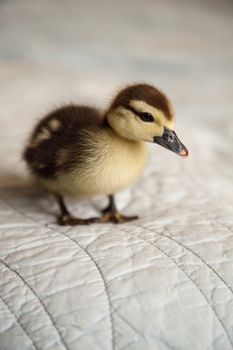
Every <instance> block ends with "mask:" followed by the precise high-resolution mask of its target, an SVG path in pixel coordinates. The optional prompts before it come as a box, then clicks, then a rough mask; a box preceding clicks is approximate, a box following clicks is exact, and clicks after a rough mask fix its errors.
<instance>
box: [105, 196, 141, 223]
mask: <svg viewBox="0 0 233 350" xmlns="http://www.w3.org/2000/svg"><path fill="white" fill-rule="evenodd" d="M108 198H109V204H108V206H107V207H106V208H105V209H103V210H102V214H103V216H102V218H101V220H100V222H114V223H115V224H119V223H123V222H127V221H132V220H136V219H138V216H125V215H122V214H121V213H119V212H118V211H117V208H116V204H115V199H114V196H113V195H112V194H111V195H109V196H108Z"/></svg>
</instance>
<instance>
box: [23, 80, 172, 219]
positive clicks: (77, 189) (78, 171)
mask: <svg viewBox="0 0 233 350" xmlns="http://www.w3.org/2000/svg"><path fill="white" fill-rule="evenodd" d="M143 86H144V90H145V91H146V89H145V87H149V88H150V89H155V88H153V87H150V86H147V85H137V87H138V88H137V89H136V90H134V91H136V92H137V94H136V96H137V98H136V99H134V98H133V99H131V98H129V97H131V95H130V94H129V88H128V91H127V93H126V95H124V94H123V95H121V93H120V94H118V96H117V98H116V99H115V100H114V102H113V104H112V106H111V107H110V109H109V111H108V112H107V113H105V114H103V113H102V112H101V111H99V110H97V109H95V108H90V107H85V106H74V105H72V106H66V107H63V108H60V109H57V110H55V111H54V112H52V113H50V114H49V115H48V116H46V117H45V118H43V119H42V120H41V121H40V122H39V124H38V125H37V126H36V128H35V130H34V132H33V134H32V136H31V139H30V142H29V145H28V147H27V148H26V150H25V153H24V158H25V160H26V162H27V163H28V165H29V167H30V169H31V171H32V173H33V175H34V176H35V177H36V179H37V180H38V181H39V182H40V183H41V184H42V185H43V186H44V187H45V188H46V189H48V190H49V191H51V192H52V193H53V194H54V195H55V196H56V198H57V200H58V203H59V206H60V209H61V217H60V219H59V223H61V224H71V225H73V224H84V223H90V222H92V221H101V220H98V219H97V218H95V219H94V220H92V219H91V220H89V219H86V220H83V219H76V218H73V217H72V216H71V215H70V213H69V212H68V210H67V209H66V207H65V204H64V202H63V198H62V197H63V196H65V195H69V196H74V197H77V198H86V197H92V196H95V195H100V194H105V195H108V196H109V198H110V205H109V206H108V207H107V208H106V210H105V211H104V212H105V215H104V217H102V222H105V221H114V222H121V221H124V218H125V219H126V220H127V219H135V217H131V218H126V217H124V216H123V215H120V214H119V213H117V211H116V208H115V204H114V199H113V194H114V193H116V192H118V191H120V190H122V189H124V188H126V187H128V186H131V185H132V184H134V183H135V182H136V181H137V180H138V179H139V177H140V175H141V174H142V171H143V169H144V166H145V162H146V159H147V147H146V144H145V142H144V141H150V140H146V138H147V137H152V138H153V137H154V136H156V135H157V136H161V135H160V134H162V132H163V130H160V129H161V125H160V126H159V124H158V122H156V126H154V127H153V128H154V130H153V132H152V136H148V135H150V133H151V130H150V129H149V128H148V125H147V126H146V125H145V126H144V124H143V123H142V126H141V124H140V123H141V121H140V123H139V121H137V123H136V122H135V121H134V120H133V118H134V114H138V115H139V116H140V115H141V114H143V112H142V111H141V109H143V108H147V107H148V109H150V113H153V108H154V111H158V113H157V112H156V113H157V114H158V115H159V110H158V109H157V108H156V107H155V106H154V107H153V106H151V105H150V106H149V104H147V102H148V101H147V102H145V100H146V99H145V100H144V101H143V100H141V99H140V87H141V89H142V90H143ZM131 88H132V87H131ZM148 91H149V90H148ZM151 91H152V92H153V90H150V91H149V92H151ZM155 91H156V92H157V91H158V90H155ZM138 94H139V99H138ZM160 94H162V93H160ZM159 96H160V99H161V95H159ZM163 96H164V95H162V97H163ZM132 97H133V96H132ZM149 97H150V94H149ZM131 100H132V101H131ZM147 100H148V99H147ZM117 101H118V103H117ZM159 102H160V104H159V105H160V106H161V100H160V101H159ZM149 107H150V108H149ZM166 108H167V110H168V111H169V113H170V109H169V107H167V105H166ZM166 108H165V107H164V109H166ZM160 113H162V112H160ZM145 114H148V113H144V115H145ZM140 118H141V117H140ZM127 119H128V120H129V121H128V124H130V123H131V125H128V124H125V121H126V120H127ZM164 119H165V118H164V116H162V115H160V122H161V121H163V122H165V125H166V124H167V126H171V125H172V122H171V120H169V118H168V119H167V123H166V120H164ZM147 124H148V123H147ZM143 128H145V130H143ZM146 128H147V129H148V130H147V129H146ZM150 128H151V126H150ZM127 129H128V130H127ZM147 134H148V135H147ZM125 135H126V136H125ZM135 135H136V136H135ZM151 142H153V140H152V141H151ZM110 214H111V215H110ZM113 214H114V215H113Z"/></svg>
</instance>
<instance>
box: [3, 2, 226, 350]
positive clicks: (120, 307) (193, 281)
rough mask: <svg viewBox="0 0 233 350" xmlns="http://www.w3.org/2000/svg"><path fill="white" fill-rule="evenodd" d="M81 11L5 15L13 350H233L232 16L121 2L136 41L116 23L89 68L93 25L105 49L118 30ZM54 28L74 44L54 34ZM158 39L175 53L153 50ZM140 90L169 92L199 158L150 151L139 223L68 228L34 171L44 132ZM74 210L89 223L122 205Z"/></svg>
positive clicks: (6, 303)
mask: <svg viewBox="0 0 233 350" xmlns="http://www.w3.org/2000/svg"><path fill="white" fill-rule="evenodd" d="M77 3H78V2H75V1H70V8H69V9H67V5H66V2H64V3H63V2H59V4H60V5H59V7H57V6H55V5H54V2H53V1H52V0H50V1H41V2H40V7H39V5H38V2H36V1H30V2H27V1H22V2H20V4H19V3H18V5H17V2H14V1H10V2H2V3H1V4H0V9H1V10H2V11H0V22H1V25H2V27H3V29H4V30H3V31H2V32H1V33H2V34H1V39H2V40H0V48H1V62H0V76H1V86H0V89H1V93H0V118H1V119H0V121H1V127H0V142H1V145H0V167H1V173H0V350H16V349H17V350H18V349H20V350H35V349H36V350H47V349H52V350H64V349H66V350H123V349H124V350H168V349H176V350H187V349H192V350H202V349H206V350H207V349H214V350H230V349H233V216H232V211H233V207H232V204H233V184H232V183H233V182H232V180H233V171H232V139H233V123H232V118H231V116H232V113H233V109H232V90H233V85H232V81H233V80H232V70H230V67H231V68H232V57H233V50H232V46H230V45H229V43H228V38H229V37H232V35H230V34H233V33H232V25H231V23H232V22H231V17H230V13H231V12H230V11H231V10H232V7H231V6H230V5H229V8H228V7H226V8H225V10H224V6H225V5H226V3H225V2H224V1H223V2H221V3H222V4H225V5H224V6H223V5H222V7H221V6H220V7H218V6H217V5H216V3H215V5H216V6H217V7H213V8H212V7H210V5H209V2H206V3H205V6H204V7H203V8H202V7H201V5H200V3H199V2H195V4H192V5H191V2H190V4H189V5H185V4H187V2H182V1H180V2H177V4H176V5H172V4H175V2H168V1H165V2H163V4H162V3H160V2H158V1H155V2H154V5H152V3H151V2H146V4H147V5H148V7H146V6H141V5H140V4H141V2H137V1H136V2H135V3H136V4H137V10H135V11H136V12H135V17H134V16H133V17H130V16H131V14H132V11H131V6H129V5H127V4H125V2H121V1H119V2H118V5H117V7H116V8H115V11H118V12H116V13H119V14H122V13H123V11H125V12H124V13H126V15H125V17H124V16H123V18H122V26H120V27H119V26H117V23H116V22H114V20H113V18H112V17H111V18H108V16H107V17H106V16H104V17H105V21H104V25H106V26H107V27H108V24H109V23H111V26H110V27H109V28H110V29H109V30H110V32H111V31H112V33H113V32H114V33H116V40H115V42H114V45H112V46H111V44H112V39H111V38H110V39H109V41H108V38H107V37H104V39H105V40H107V43H106V42H105V43H104V44H103V43H102V40H101V41H98V39H97V37H94V42H95V43H96V42H97V43H98V44H99V46H98V45H97V46H94V47H93V46H90V47H89V46H88V43H89V42H88V40H87V41H86V42H85V45H84V44H83V46H81V49H82V54H80V53H79V51H78V46H77V42H76V39H77V38H76V37H74V36H72V35H73V33H74V29H75V30H77V32H78V33H79V31H78V29H80V28H79V27H78V26H79V25H80V26H84V23H83V22H82V20H83V18H86V19H87V18H89V22H88V23H87V27H88V29H89V27H90V25H94V26H95V28H96V33H97V34H98V33H99V35H105V34H106V30H105V29H106V28H103V29H101V25H103V23H102V21H101V20H100V19H102V17H100V19H99V20H98V18H99V17H98V16H102V14H101V15H100V14H99V12H98V9H97V8H96V10H95V11H97V12H95V13H93V12H92V10H91V9H92V5H91V2H88V1H87V2H85V4H86V5H83V6H84V7H83V8H82V9H81V10H80V11H81V14H80V12H79V11H78V10H77ZM149 4H150V6H151V7H150V6H149ZM198 4H199V5H198ZM42 5H43V6H42ZM105 5H106V4H105V3H104V2H103V1H101V2H100V8H102V7H104V6H105ZM178 5H179V6H178ZM180 6H181V7H182V11H180ZM190 6H191V7H190ZM43 9H44V10H43ZM43 11H45V12H43ZM75 11H76V12H75ZM137 11H138V12H137ZM101 13H102V12H101ZM103 13H104V11H103ZM151 13H154V15H153V16H155V17H153V16H152V17H150V14H151ZM164 13H166V14H167V17H166V20H165V23H166V25H167V27H166V28H167V29H166V30H165V29H164V27H163V23H162V22H159V19H161V18H164V17H163V14H164ZM72 14H75V15H72ZM84 14H85V15H86V17H85V16H84ZM87 14H88V16H89V15H90V17H87ZM184 14H185V16H184ZM52 15H53V16H54V18H57V17H58V18H60V21H61V22H60V23H62V30H61V29H60V26H59V25H58V24H57V22H56V21H55V22H54V23H53V24H50V25H51V27H50V26H49V25H48V23H50V18H51V16H52ZM137 15H138V16H137ZM139 15H140V16H139ZM56 16H57V17H56ZM127 16H128V17H127ZM143 16H144V17H143ZM156 16H157V17H156ZM76 17H77V18H78V19H79V21H77V18H76ZM25 18H27V21H25ZM61 18H62V20H61ZM96 18H97V19H96ZM126 18H128V21H126ZM143 18H144V19H145V18H146V19H147V20H146V21H143ZM156 18H157V21H156V20H155V19H156ZM171 18H173V20H174V21H175V24H174V23H173V22H172V21H170V20H169V19H171ZM203 18H204V19H205V21H204V22H200V23H199V25H197V19H198V20H201V19H203ZM86 19H85V20H86ZM139 19H140V20H139ZM216 19H217V23H218V24H219V26H216ZM10 20H11V21H10ZM93 21H94V23H93ZM112 22H113V23H112ZM80 23H81V24H80ZM136 23H137V24H136ZM158 23H159V24H158ZM179 23H181V25H180V27H179ZM65 24H67V26H66V25H65ZM157 24H158V27H156V28H157V30H155V31H154V32H153V33H152V32H151V29H150V28H151V26H152V27H153V26H155V25H157ZM126 26H128V27H127V30H126ZM28 28H30V30H28ZM38 28H43V30H42V32H43V33H42V34H41V32H40V31H39V29H38ZM65 28H67V29H65ZM153 28H154V27H153ZM183 28H186V29H187V28H188V29H187V30H188V33H187V32H183ZM65 30H67V32H65ZM143 31H146V34H147V39H148V40H149V42H150V43H152V44H153V45H154V41H153V40H154V39H155V42H156V43H157V47H160V52H157V50H156V47H154V46H153V45H151V46H150V45H149V47H148V48H147V50H145V47H144V41H143V40H142V38H144V36H143ZM64 33H66V34H64ZM104 33H105V34H104ZM127 33H128V34H127ZM185 33H186V34H185ZM91 34H92V36H93V35H95V34H94V33H91ZM97 34H96V35H97ZM152 34H153V35H152ZM169 34H170V35H171V36H172V38H174V40H176V45H173V41H170V40H169ZM117 35H118V36H117ZM127 35H128V36H127ZM134 35H135V37H134ZM140 35H142V36H140ZM77 36H78V34H77ZM92 36H90V37H92ZM154 36H155V38H154ZM87 37H88V36H87ZM136 37H137V40H136V41H134V40H133V38H135V39H136ZM117 38H118V39H117ZM120 38H124V40H123V39H120ZM140 38H141V41H140V40H138V39H140ZM152 38H153V40H152ZM191 38H192V40H191ZM13 39H14V41H12V43H11V40H13ZM188 39H189V40H188ZM78 40H79V42H80V43H82V41H81V39H80V37H79V36H78ZM89 40H90V39H89ZM117 40H118V41H117ZM150 40H151V41H150ZM163 40H164V41H163ZM164 42H165V43H166V44H167V47H169V48H170V49H169V50H170V51H169V52H168V51H166V49H165V46H164ZM133 43H134V44H133ZM136 44H137V45H136ZM80 45H82V44H80ZM101 45H102V46H101ZM105 45H106V46H105ZM124 45H125V46H124ZM127 45H128V46H127ZM130 45H131V46H130ZM132 45H135V46H132ZM216 45H217V48H218V50H217V51H218V54H217V53H216ZM109 47H110V48H111V50H112V51H111V53H109V52H108V50H107V49H106V50H105V51H104V49H105V48H109ZM128 47H130V48H131V49H129V51H127V50H128V49H127V48H128ZM177 47H178V49H179V53H177ZM22 48H24V50H23V49H22ZM99 48H101V50H102V51H101V50H100V51H101V52H100V51H99ZM121 49H122V50H123V51H122V50H121ZM133 49H134V51H133ZM140 49H141V50H140ZM130 50H131V51H130ZM137 50H138V51H137ZM150 50H151V51H150ZM163 50H164V51H163ZM147 51H148V52H147ZM122 52H123V54H122ZM142 52H144V55H145V56H144V57H143V56H141V55H142ZM146 52H147V54H146ZM155 53H156V54H157V56H156V54H155ZM152 54H154V61H152V60H151V57H152ZM163 54H164V56H163ZM102 55H104V57H105V60H103V56H102ZM108 55H109V56H108ZM122 55H123V56H122ZM195 55H196V56H195ZM88 57H89V60H88V59H87V58H88ZM90 57H93V62H92V61H90ZM53 60H54V62H56V64H53ZM200 62H201V63H200ZM92 63H93V66H92ZM213 72H214V73H213ZM90 73H91V76H90ZM119 74H121V75H119ZM125 79H127V81H135V80H147V79H150V81H151V80H152V82H154V83H155V84H158V85H162V87H164V88H165V89H166V87H167V89H168V91H170V94H171V96H172V99H173V101H174V104H175V106H176V110H177V129H176V131H177V134H178V135H179V137H180V138H181V140H182V141H183V142H184V144H185V145H187V147H188V148H189V151H190V157H189V158H188V159H185V160H184V159H182V158H179V157H177V156H176V155H174V154H172V153H171V152H168V151H166V150H165V149H162V148H160V147H159V146H157V145H151V146H150V156H149V160H148V163H147V167H146V170H145V173H144V175H143V177H142V179H141V180H140V181H139V183H138V184H137V185H136V186H135V187H134V188H132V189H128V190H127V191H125V192H123V193H120V194H118V195H117V204H118V206H119V208H120V209H121V210H122V211H124V213H126V214H140V219H139V220H137V221H134V222H131V223H129V224H122V225H111V224H105V225H104V224H103V225H100V224H94V225H91V226H88V227H85V226H80V227H73V228H71V227H59V226H57V225H56V220H55V218H56V214H57V212H58V211H57V207H56V204H55V203H54V202H53V199H52V198H51V197H50V196H49V195H48V194H46V193H45V192H43V190H41V189H39V188H37V187H35V186H34V185H33V184H32V183H31V182H30V180H29V179H28V177H27V171H26V168H25V166H24V164H23V162H22V161H21V158H20V157H21V152H22V148H23V145H24V143H25V140H26V138H27V135H28V132H29V130H30V129H31V127H32V125H33V124H34V123H35V121H36V120H37V119H38V118H39V117H40V116H41V115H42V114H43V113H45V112H47V111H48V110H49V109H51V108H53V106H54V105H56V104H62V103H64V102H69V101H70V100H72V101H73V102H79V101H80V99H83V100H84V102H90V100H91V102H92V103H94V104H96V105H100V102H99V101H104V102H103V104H105V102H107V101H108V99H106V96H107V98H109V91H110V92H112V91H114V88H115V87H116V86H117V85H119V84H122V83H125ZM230 92H231V93H230ZM68 204H69V206H70V208H71V210H72V212H73V213H75V214H76V215H79V216H80V217H88V216H91V215H97V214H99V211H100V209H101V208H102V207H104V206H105V204H106V199H105V198H94V199H92V200H91V201H85V202H81V203H77V202H75V201H69V202H68Z"/></svg>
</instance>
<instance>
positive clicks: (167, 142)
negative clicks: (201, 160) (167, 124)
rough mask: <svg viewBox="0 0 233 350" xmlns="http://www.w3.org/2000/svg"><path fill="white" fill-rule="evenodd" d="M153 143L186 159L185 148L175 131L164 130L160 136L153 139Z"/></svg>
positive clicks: (186, 151) (186, 152)
mask: <svg viewBox="0 0 233 350" xmlns="http://www.w3.org/2000/svg"><path fill="white" fill-rule="evenodd" d="M154 143H158V144H159V145H160V146H163V147H165V148H167V149H169V150H170V151H172V152H175V153H177V154H179V155H180V156H182V157H187V156H188V154H189V152H188V150H187V148H186V147H185V146H184V145H183V144H182V143H181V142H180V140H179V139H178V137H177V135H176V133H175V131H173V130H171V129H168V128H164V132H163V135H162V136H155V137H154Z"/></svg>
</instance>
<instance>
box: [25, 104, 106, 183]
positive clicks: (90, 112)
mask: <svg viewBox="0 0 233 350" xmlns="http://www.w3.org/2000/svg"><path fill="white" fill-rule="evenodd" d="M102 124H103V118H102V117H101V114H100V112H99V111H98V110H97V109H95V108H90V107H86V106H74V105H70V106H66V107H62V108H59V109H57V110H55V111H53V112H52V113H50V114H49V115H47V116H45V117H44V118H43V119H42V120H41V121H40V122H39V123H38V124H37V125H36V127H35V129H34V131H33V133H32V135H31V138H30V140H29V144H28V146H27V148H26V149H25V151H24V154H23V157H24V159H25V161H26V162H27V164H28V166H29V168H30V170H31V172H32V173H33V174H34V175H36V177H39V178H44V179H53V178H55V177H56V176H58V175H59V173H60V171H61V170H65V168H66V167H68V166H72V155H73V157H75V162H76V163H77V157H78V156H79V157H80V161H81V158H82V157H83V156H84V153H85V145H84V139H85V137H84V134H85V133H86V132H87V131H88V130H89V131H92V132H95V129H98V128H99V127H100V125H102ZM68 153H69V164H66V158H67V156H68ZM61 168H62V169H61Z"/></svg>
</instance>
